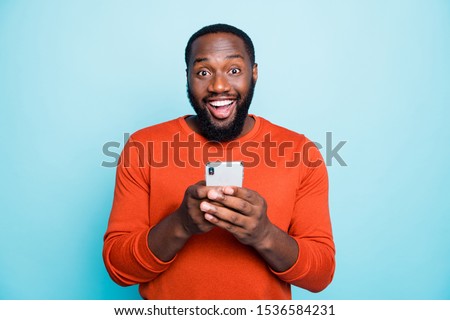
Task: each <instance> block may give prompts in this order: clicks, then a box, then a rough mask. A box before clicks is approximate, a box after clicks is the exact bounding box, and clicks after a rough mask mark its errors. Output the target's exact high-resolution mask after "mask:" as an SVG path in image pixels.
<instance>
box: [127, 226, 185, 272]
mask: <svg viewBox="0 0 450 320" xmlns="http://www.w3.org/2000/svg"><path fill="white" fill-rule="evenodd" d="M150 230H151V229H149V230H146V231H144V232H141V233H140V234H139V235H138V237H137V239H136V257H137V258H138V259H139V260H140V263H141V264H142V266H143V267H144V268H146V269H148V270H149V271H152V272H154V273H161V272H164V271H166V270H167V269H168V268H169V266H170V264H171V263H172V262H173V261H174V260H175V259H176V257H177V255H176V256H175V257H173V259H172V260H170V261H162V260H160V259H159V258H158V257H157V256H155V255H154V254H153V252H152V251H151V250H150V248H149V247H148V234H149V232H150Z"/></svg>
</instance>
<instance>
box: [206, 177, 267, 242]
mask: <svg viewBox="0 0 450 320" xmlns="http://www.w3.org/2000/svg"><path fill="white" fill-rule="evenodd" d="M207 197H208V199H209V200H211V201H203V202H201V203H200V209H201V210H202V211H203V212H204V213H205V216H204V217H205V219H206V220H207V221H209V222H210V223H212V224H214V225H216V226H218V227H220V228H222V229H225V230H227V231H229V232H230V233H232V234H233V235H234V236H235V237H236V239H238V240H239V241H240V242H241V243H243V244H246V245H250V246H252V247H254V248H256V249H258V248H261V247H264V240H266V239H267V238H268V235H269V233H270V230H271V228H272V227H273V224H272V223H271V222H270V220H269V218H268V217H267V204H266V201H265V199H264V198H263V197H262V196H261V195H259V194H258V193H257V192H256V191H253V190H250V189H246V188H239V187H228V186H227V187H223V188H219V189H212V190H210V191H209V192H208V194H207Z"/></svg>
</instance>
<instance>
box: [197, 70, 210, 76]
mask: <svg viewBox="0 0 450 320" xmlns="http://www.w3.org/2000/svg"><path fill="white" fill-rule="evenodd" d="M197 75H199V76H200V77H206V76H207V75H209V72H208V71H206V70H200V71H199V72H197Z"/></svg>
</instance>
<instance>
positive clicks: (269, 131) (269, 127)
mask: <svg viewBox="0 0 450 320" xmlns="http://www.w3.org/2000/svg"><path fill="white" fill-rule="evenodd" d="M258 118H259V119H260V121H261V130H260V134H261V135H262V136H264V137H270V138H271V140H274V141H292V142H294V143H295V144H296V145H298V144H299V145H304V144H306V143H309V142H311V141H310V140H309V139H308V138H307V137H306V136H305V135H304V134H303V133H298V132H296V131H293V130H291V129H288V128H285V127H283V126H280V125H277V124H274V123H272V122H270V121H269V120H267V119H265V118H263V117H258Z"/></svg>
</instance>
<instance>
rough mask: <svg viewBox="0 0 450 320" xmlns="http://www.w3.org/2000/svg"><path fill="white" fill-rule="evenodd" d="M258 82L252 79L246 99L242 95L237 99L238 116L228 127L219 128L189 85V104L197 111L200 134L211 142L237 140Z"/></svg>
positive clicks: (214, 95)
mask: <svg viewBox="0 0 450 320" xmlns="http://www.w3.org/2000/svg"><path fill="white" fill-rule="evenodd" d="M255 84H256V82H255V81H254V80H253V79H252V80H251V84H250V88H249V90H248V93H247V95H246V96H244V98H242V96H241V95H240V94H238V95H237V97H236V115H235V117H234V119H233V121H232V122H231V123H229V124H228V125H226V126H223V127H222V126H217V125H215V124H214V123H213V120H212V116H211V114H209V112H208V110H207V108H206V107H202V106H201V105H200V104H199V103H197V101H196V100H195V98H194V95H193V94H192V92H191V89H190V88H189V83H188V84H187V94H188V98H189V102H190V103H191V105H192V107H193V108H194V110H195V113H196V114H197V117H198V123H199V128H200V131H201V132H200V133H201V134H202V135H203V136H204V137H205V138H206V139H208V140H209V141H218V142H228V141H231V140H234V139H236V138H237V137H238V136H239V135H240V134H241V133H242V130H243V129H244V124H245V120H246V119H247V116H248V110H249V109H250V104H251V103H252V99H253V92H254V91H255ZM218 96H220V95H218V94H212V95H209V96H208V97H206V98H204V99H202V101H206V100H207V99H209V98H214V97H218Z"/></svg>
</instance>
